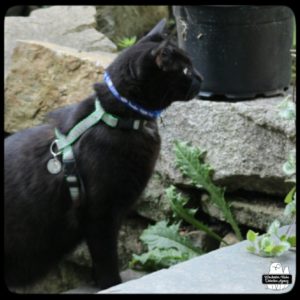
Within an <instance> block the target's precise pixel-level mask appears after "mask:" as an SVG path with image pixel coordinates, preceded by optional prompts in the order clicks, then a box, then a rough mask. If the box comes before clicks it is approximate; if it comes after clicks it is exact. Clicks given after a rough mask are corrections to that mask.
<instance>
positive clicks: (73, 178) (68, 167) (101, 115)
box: [55, 98, 147, 206]
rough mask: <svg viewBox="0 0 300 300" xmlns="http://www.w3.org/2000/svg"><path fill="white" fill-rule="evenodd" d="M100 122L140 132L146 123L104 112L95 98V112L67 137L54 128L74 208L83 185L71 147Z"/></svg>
mask: <svg viewBox="0 0 300 300" xmlns="http://www.w3.org/2000/svg"><path fill="white" fill-rule="evenodd" d="M100 120H101V121H102V122H104V123H105V124H106V125H108V126H110V127H114V128H121V129H133V130H141V129H142V128H143V126H145V125H146V123H147V121H146V120H135V119H122V118H117V117H115V116H113V115H111V114H109V113H107V112H105V111H104V109H103V107H102V106H101V104H100V101H99V100H98V98H96V100H95V110H94V111H93V112H92V113H91V114H90V115H88V116H87V117H86V118H84V119H83V120H81V121H80V122H79V123H78V124H76V125H75V126H74V127H73V128H72V129H71V130H70V131H69V133H68V134H67V135H64V134H62V133H61V132H60V131H59V130H58V129H57V128H55V135H56V140H55V142H56V146H57V148H58V153H57V154H56V155H58V154H61V153H62V162H63V167H64V176H65V180H66V183H67V185H68V188H69V192H70V195H71V198H72V201H73V202H74V204H75V206H78V205H79V204H80V201H79V200H80V195H81V194H82V193H83V192H84V184H83V180H82V179H81V177H80V174H79V172H78V168H77V166H76V159H75V156H74V152H73V149H72V145H73V144H74V143H75V142H76V141H77V140H78V139H79V138H80V137H81V135H82V134H83V133H84V132H85V131H87V130H88V129H89V128H91V127H92V126H94V125H95V124H97V123H98V122H99V121H100Z"/></svg>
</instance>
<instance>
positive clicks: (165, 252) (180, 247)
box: [129, 221, 202, 271]
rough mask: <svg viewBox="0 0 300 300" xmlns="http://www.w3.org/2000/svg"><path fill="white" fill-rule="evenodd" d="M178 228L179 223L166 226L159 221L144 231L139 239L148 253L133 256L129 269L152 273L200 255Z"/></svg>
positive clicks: (199, 251)
mask: <svg viewBox="0 0 300 300" xmlns="http://www.w3.org/2000/svg"><path fill="white" fill-rule="evenodd" d="M179 226H180V223H177V224H171V225H168V224H167V222H166V221H160V222H158V223H156V224H155V225H153V226H149V227H148V228H147V229H145V230H144V231H143V233H142V235H141V236H140V239H141V241H142V242H143V243H144V244H145V245H146V246H147V247H148V252H146V253H143V254H142V255H136V254H133V258H132V260H131V262H130V264H129V267H130V268H139V267H140V268H143V269H144V270H147V271H154V270H158V269H161V268H166V267H169V266H171V265H174V264H176V263H179V262H182V261H185V260H188V259H190V258H193V257H195V256H198V255H200V254H202V251H201V250H200V249H199V248H197V247H194V246H193V244H192V243H191V241H190V240H189V238H188V237H187V236H182V235H180V233H179Z"/></svg>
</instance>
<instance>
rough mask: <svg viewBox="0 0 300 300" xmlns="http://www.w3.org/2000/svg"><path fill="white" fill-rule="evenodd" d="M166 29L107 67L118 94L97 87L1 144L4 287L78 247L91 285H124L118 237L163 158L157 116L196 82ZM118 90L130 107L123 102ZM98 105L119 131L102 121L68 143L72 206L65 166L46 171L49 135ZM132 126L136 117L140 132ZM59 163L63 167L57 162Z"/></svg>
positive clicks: (193, 90)
mask: <svg viewBox="0 0 300 300" xmlns="http://www.w3.org/2000/svg"><path fill="white" fill-rule="evenodd" d="M164 27H165V21H164V20H163V21H161V22H160V23H158V25H156V27H155V28H154V29H153V30H152V31H151V32H150V33H149V34H148V35H147V36H145V37H144V38H142V39H141V40H140V41H139V42H138V43H137V44H136V45H134V46H132V47H131V48H129V49H127V50H126V51H124V52H122V53H121V54H120V55H119V56H118V57H117V59H116V60H115V61H114V62H113V63H112V64H111V65H110V66H109V67H108V68H107V74H108V76H110V80H111V82H112V83H113V86H114V87H112V86H110V87H109V82H108V81H107V82H104V83H97V84H95V86H94V88H95V94H94V95H92V96H90V97H88V98H87V99H86V100H83V101H82V102H80V103H79V104H74V105H71V106H67V107H65V108H62V109H59V110H57V111H55V112H53V113H51V114H50V115H49V123H48V124H45V125H41V126H37V127H34V128H30V129H26V130H23V131H21V132H18V133H15V134H13V135H11V136H9V137H7V138H6V139H5V235H4V240H5V279H6V283H7V285H8V286H9V287H17V286H22V285H26V284H29V283H32V282H34V281H35V280H36V279H38V278H40V277H42V276H43V275H45V274H46V273H47V272H48V271H49V270H50V269H51V268H52V267H54V266H55V264H57V263H58V262H59V261H60V260H61V259H62V257H63V256H64V255H66V254H68V253H69V252H70V251H72V250H73V249H74V247H75V246H76V245H78V244H79V243H80V242H81V241H82V240H85V241H86V242H87V244H88V247H89V251H90V253H91V257H92V260H93V269H94V276H95V280H96V282H97V285H98V286H99V287H100V288H107V287H109V286H112V285H115V284H118V283H119V282H120V281H121V280H120V276H119V271H118V257H117V235H118V230H119V228H120V224H121V221H122V218H123V217H124V215H125V214H126V212H127V211H128V209H129V208H130V207H131V205H132V204H133V203H134V202H135V201H136V200H137V199H138V198H139V196H140V195H141V193H142V191H143V190H144V188H145V186H146V184H147V182H148V180H149V178H150V176H151V174H152V171H153V168H154V165H155V161H156V159H157V156H158V153H159V148H160V137H159V133H158V129H157V124H156V120H155V116H157V115H158V114H159V110H163V109H164V108H166V107H167V106H169V105H170V104H171V103H172V102H174V101H180V100H181V101H186V100H189V99H192V98H193V97H194V96H195V95H197V93H198V92H199V88H200V82H201V80H202V78H201V75H200V74H199V73H198V72H197V71H196V70H195V69H194V68H193V65H192V63H191V61H190V59H189V58H188V56H187V55H186V54H185V53H184V52H183V51H182V50H180V49H179V48H177V47H176V46H175V45H174V44H172V43H171V42H170V41H169V38H168V37H166V35H165V34H164ZM108 80H109V78H108ZM114 88H115V90H112V89H114ZM114 91H117V93H119V94H120V95H122V97H124V98H127V99H130V100H131V104H128V103H122V101H120V99H117V98H118V97H117V96H116V95H114ZM96 98H98V99H99V101H100V103H101V106H102V107H103V108H104V110H105V111H106V112H107V113H109V114H111V115H114V116H115V117H116V118H119V119H120V120H122V122H121V121H120V123H122V124H123V125H122V126H120V127H115V128H113V127H111V126H108V125H107V124H106V123H105V122H103V121H99V122H98V123H97V124H96V125H94V126H92V127H91V128H89V129H87V130H86V131H85V132H84V133H83V134H82V135H81V137H80V138H79V139H78V140H77V141H76V142H75V143H74V144H73V152H74V156H75V158H76V165H77V170H78V173H79V175H80V178H81V179H82V182H83V186H84V190H83V188H82V190H81V194H80V203H79V205H76V204H74V203H73V201H72V198H71V196H70V192H69V187H68V185H67V183H66V179H65V177H64V175H65V174H64V169H63V170H62V171H61V172H59V173H58V174H51V173H50V172H49V171H48V169H47V164H48V162H49V160H50V159H51V158H52V156H51V154H50V150H49V149H50V145H51V143H52V142H53V141H54V140H55V134H54V128H55V127H56V128H57V129H59V131H60V132H61V133H63V134H65V135H66V134H68V132H69V131H70V130H71V129H72V128H73V127H74V126H75V125H76V124H78V123H79V122H80V121H81V120H82V119H84V118H85V117H86V116H88V115H89V114H90V113H92V112H93V111H94V109H95V99H96ZM132 106H134V107H132ZM136 120H141V122H140V121H139V122H138V128H137V127H136V126H135V125H134V124H136V123H135V121H136ZM126 124H127V125H126ZM57 158H58V159H59V160H60V161H61V156H58V157H57Z"/></svg>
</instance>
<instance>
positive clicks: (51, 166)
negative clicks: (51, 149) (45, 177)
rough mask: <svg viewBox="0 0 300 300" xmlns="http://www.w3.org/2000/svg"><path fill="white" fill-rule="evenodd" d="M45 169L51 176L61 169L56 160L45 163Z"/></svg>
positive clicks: (59, 163) (52, 159)
mask: <svg viewBox="0 0 300 300" xmlns="http://www.w3.org/2000/svg"><path fill="white" fill-rule="evenodd" d="M47 169H48V171H49V172H50V173H51V174H58V173H59V172H60V171H61V169H62V166H61V162H60V161H59V160H58V159H57V158H51V159H49V161H48V163H47Z"/></svg>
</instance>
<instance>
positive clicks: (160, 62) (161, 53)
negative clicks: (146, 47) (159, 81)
mask: <svg viewBox="0 0 300 300" xmlns="http://www.w3.org/2000/svg"><path fill="white" fill-rule="evenodd" d="M151 56H152V57H153V58H154V61H155V63H156V65H157V66H158V67H159V68H160V69H162V70H163V71H168V70H169V69H171V68H172V63H173V59H174V56H173V47H172V46H171V45H170V44H169V39H166V40H164V41H163V42H161V43H160V44H159V45H158V46H157V47H156V48H154V49H153V50H152V51H151Z"/></svg>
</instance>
